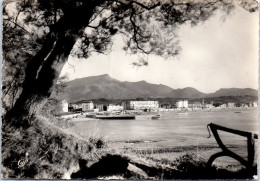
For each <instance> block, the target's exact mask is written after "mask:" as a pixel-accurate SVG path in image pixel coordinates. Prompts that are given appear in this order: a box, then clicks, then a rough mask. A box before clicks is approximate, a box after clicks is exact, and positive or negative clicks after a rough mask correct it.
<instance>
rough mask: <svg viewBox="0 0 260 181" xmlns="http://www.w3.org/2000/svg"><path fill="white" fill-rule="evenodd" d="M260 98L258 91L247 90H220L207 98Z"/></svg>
mask: <svg viewBox="0 0 260 181" xmlns="http://www.w3.org/2000/svg"><path fill="white" fill-rule="evenodd" d="M245 95H248V96H258V91H257V90H255V89H250V88H245V89H239V88H229V89H219V90H218V91H216V92H214V93H212V94H208V95H207V96H206V97H221V96H245Z"/></svg>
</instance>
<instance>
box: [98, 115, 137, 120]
mask: <svg viewBox="0 0 260 181" xmlns="http://www.w3.org/2000/svg"><path fill="white" fill-rule="evenodd" d="M96 118H97V119H135V115H97V116H96Z"/></svg>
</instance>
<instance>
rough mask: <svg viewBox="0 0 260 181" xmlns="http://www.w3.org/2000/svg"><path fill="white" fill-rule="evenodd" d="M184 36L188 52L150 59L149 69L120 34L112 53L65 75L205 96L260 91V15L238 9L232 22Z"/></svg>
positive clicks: (218, 18) (217, 21)
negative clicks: (124, 46)
mask: <svg viewBox="0 0 260 181" xmlns="http://www.w3.org/2000/svg"><path fill="white" fill-rule="evenodd" d="M178 35H179V40H180V45H181V48H182V52H181V54H180V55H179V56H178V57H177V58H173V59H169V60H165V59H163V58H162V57H159V56H148V57H146V58H147V60H148V61H149V65H148V66H143V67H139V68H138V67H136V66H133V65H132V63H133V62H135V61H137V60H138V58H140V55H129V54H126V53H125V52H124V51H123V50H122V44H123V41H122V39H121V38H120V36H117V37H116V38H115V39H114V40H115V41H114V45H113V48H112V51H111V53H110V54H108V55H98V54H96V55H93V56H91V57H90V58H88V59H77V58H71V57H70V58H69V60H68V63H66V64H65V66H64V67H63V70H62V73H61V76H63V75H67V76H68V78H69V80H73V79H76V78H82V77H89V76H96V75H102V74H109V75H110V76H111V77H112V78H115V79H117V80H120V81H130V82H136V81H141V80H145V81H147V82H149V83H153V84H164V85H167V86H169V87H171V88H174V89H177V88H185V87H194V88H196V89H198V90H199V91H201V92H204V93H212V92H215V91H217V90H218V89H220V88H233V87H235V88H254V89H258V12H257V13H248V12H247V11H245V10H244V9H242V8H240V7H237V8H236V9H235V10H234V11H232V13H231V15H229V16H228V17H226V18H223V15H222V14H220V13H217V14H216V15H215V16H214V17H211V18H210V19H209V20H207V21H206V22H204V23H201V24H199V25H197V26H194V27H191V26H190V25H188V24H187V25H183V26H181V27H180V29H179V30H178Z"/></svg>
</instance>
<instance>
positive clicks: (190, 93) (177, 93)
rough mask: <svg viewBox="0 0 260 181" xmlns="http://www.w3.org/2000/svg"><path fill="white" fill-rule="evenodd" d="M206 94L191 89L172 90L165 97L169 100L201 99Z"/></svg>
mask: <svg viewBox="0 0 260 181" xmlns="http://www.w3.org/2000/svg"><path fill="white" fill-rule="evenodd" d="M206 95H207V94H205V93H202V92H200V91H198V90H197V89H194V88H192V87H186V88H183V89H173V90H172V91H171V92H170V93H169V94H168V95H167V97H170V98H202V97H205V96H206Z"/></svg>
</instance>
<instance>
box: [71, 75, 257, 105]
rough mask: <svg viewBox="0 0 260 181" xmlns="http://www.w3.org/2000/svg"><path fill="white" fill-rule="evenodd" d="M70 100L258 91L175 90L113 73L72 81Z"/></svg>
mask: <svg viewBox="0 0 260 181" xmlns="http://www.w3.org/2000/svg"><path fill="white" fill-rule="evenodd" d="M68 88H69V93H68V101H69V102H76V101H80V100H88V99H100V98H105V99H133V98H166V97H167V98H191V99H193V98H208V97H221V96H245V95H249V96H257V95H258V91H257V90H255V89H251V88H245V89H240V88H230V89H219V90H218V91H216V92H214V93H210V94H206V93H202V92H200V91H198V90H197V89H194V88H192V87H186V88H183V89H173V88H171V87H169V86H166V85H162V84H151V83H148V82H146V81H139V82H128V81H125V82H121V81H119V80H116V79H113V78H111V77H110V76H109V75H107V74H105V75H99V76H91V77H85V78H79V79H75V80H72V81H69V82H68Z"/></svg>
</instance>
